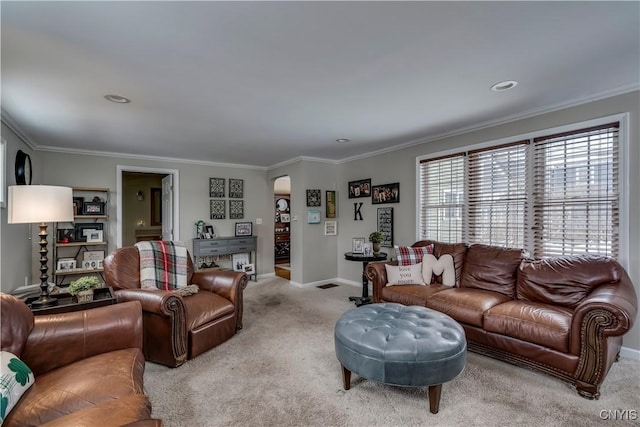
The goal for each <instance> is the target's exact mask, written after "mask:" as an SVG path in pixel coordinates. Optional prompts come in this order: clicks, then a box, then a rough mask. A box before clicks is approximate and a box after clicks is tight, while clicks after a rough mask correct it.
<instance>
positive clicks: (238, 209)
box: [229, 200, 244, 219]
mask: <svg viewBox="0 0 640 427" xmlns="http://www.w3.org/2000/svg"><path fill="white" fill-rule="evenodd" d="M243 218H244V200H229V219H243Z"/></svg>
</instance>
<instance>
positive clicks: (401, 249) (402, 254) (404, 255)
mask: <svg viewBox="0 0 640 427" xmlns="http://www.w3.org/2000/svg"><path fill="white" fill-rule="evenodd" d="M393 248H394V249H395V250H396V258H398V265H411V264H417V263H419V262H422V258H424V256H425V255H426V254H432V253H433V245H427V246H418V247H415V248H413V247H411V246H397V245H396V246H394V247H393Z"/></svg>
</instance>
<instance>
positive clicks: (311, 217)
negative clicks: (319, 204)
mask: <svg viewBox="0 0 640 427" xmlns="http://www.w3.org/2000/svg"><path fill="white" fill-rule="evenodd" d="M320 219H321V218H320V211H318V210H315V209H311V210H309V211H307V224H320Z"/></svg>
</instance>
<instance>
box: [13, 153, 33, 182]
mask: <svg viewBox="0 0 640 427" xmlns="http://www.w3.org/2000/svg"><path fill="white" fill-rule="evenodd" d="M31 166H32V165H31V156H29V155H28V154H27V153H25V152H24V151H22V150H18V153H17V154H16V184H18V185H31V178H32V176H33V172H32V170H31Z"/></svg>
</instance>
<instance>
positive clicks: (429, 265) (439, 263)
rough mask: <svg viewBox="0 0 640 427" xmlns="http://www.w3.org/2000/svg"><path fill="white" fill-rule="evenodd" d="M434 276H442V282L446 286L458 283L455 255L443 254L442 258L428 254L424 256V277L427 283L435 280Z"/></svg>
mask: <svg viewBox="0 0 640 427" xmlns="http://www.w3.org/2000/svg"><path fill="white" fill-rule="evenodd" d="M433 276H442V284H443V285H445V286H455V285H456V269H455V267H454V266H453V257H452V256H451V255H449V254H442V255H440V258H436V257H435V255H432V254H426V255H425V256H424V258H422V278H423V280H424V281H425V282H426V283H432V282H433Z"/></svg>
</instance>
